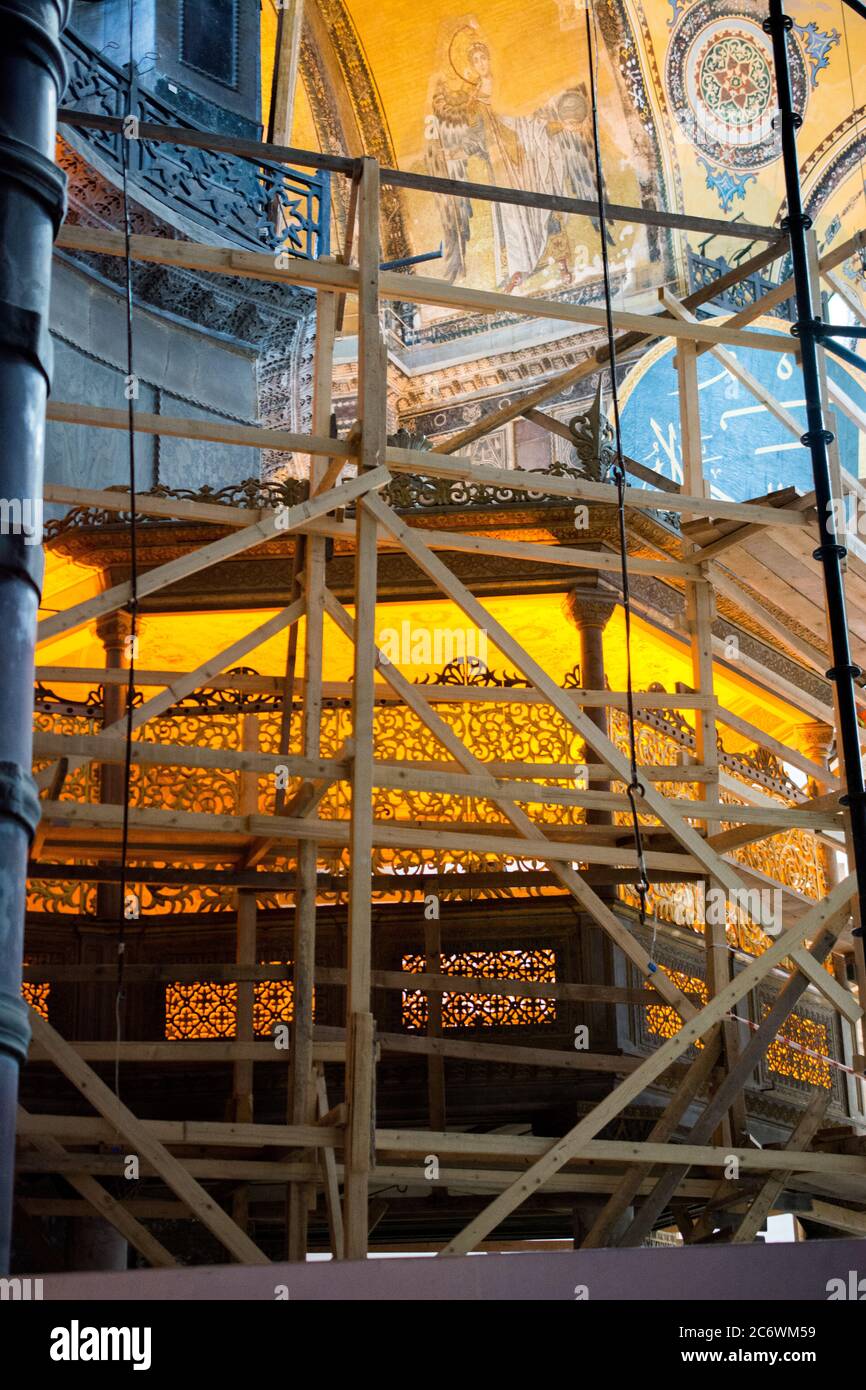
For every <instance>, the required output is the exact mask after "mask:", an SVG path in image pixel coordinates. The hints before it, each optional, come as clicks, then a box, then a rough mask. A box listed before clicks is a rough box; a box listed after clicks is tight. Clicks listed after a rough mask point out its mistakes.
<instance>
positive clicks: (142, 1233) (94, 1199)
mask: <svg viewBox="0 0 866 1390" xmlns="http://www.w3.org/2000/svg"><path fill="white" fill-rule="evenodd" d="M28 1118H29V1117H28V1115H27V1111H26V1110H24V1109H23V1107H22V1106H19V1107H18V1125H17V1132H18V1133H19V1134H21V1133H22V1122H23V1123H24V1124H26V1121H27V1119H28ZM23 1132H24V1133H25V1134H26V1129H25V1130H23ZM108 1138H109V1141H110V1140H111V1139H113V1138H116V1132H115V1133H113V1134H111V1135H109V1136H108ZM26 1142H27V1147H29V1148H33V1149H35V1150H36V1152H37V1153H40V1154H42V1155H44V1156H45V1157H47V1158H50V1159H62V1160H64V1161H65V1160H66V1159H68V1158H69V1157H70V1155H69V1154H67V1152H66V1150H65V1149H64V1147H63V1145H62V1144H59V1143H58V1142H57V1140H56V1139H54V1138H52V1136H51V1135H50V1134H43V1135H39V1136H33V1135H30V1136H28V1138H27V1141H26ZM66 1181H67V1182H68V1183H69V1185H70V1187H74V1188H75V1191H76V1192H78V1193H79V1194H80V1195H81V1196H82V1197H83V1198H84V1200H85V1201H86V1203H87V1205H88V1207H89V1208H90V1209H91V1211H92V1213H93V1215H94V1216H100V1217H102V1218H103V1219H104V1220H105V1221H108V1222H109V1223H110V1224H111V1225H112V1226H113V1227H114V1229H115V1230H116V1231H118V1232H119V1234H120V1235H121V1236H123V1238H124V1240H128V1241H129V1243H130V1245H131V1246H132V1247H133V1249H135V1250H137V1251H138V1253H139V1254H140V1255H141V1257H142V1259H144V1260H146V1261H147V1263H148V1264H149V1265H150V1266H151V1267H152V1268H153V1269H174V1268H176V1266H177V1260H176V1259H175V1258H174V1256H173V1255H172V1254H171V1252H170V1251H169V1250H166V1248H165V1246H164V1245H163V1244H162V1242H161V1241H158V1240H157V1238H156V1236H155V1235H153V1234H152V1233H151V1232H150V1231H149V1230H148V1229H147V1227H146V1226H142V1224H141V1222H140V1221H138V1220H137V1219H136V1217H135V1216H133V1215H132V1213H131V1212H130V1211H129V1210H128V1208H127V1207H125V1206H124V1205H123V1203H122V1202H118V1200H117V1198H116V1197H112V1195H111V1193H110V1192H109V1191H108V1189H107V1188H105V1187H103V1186H102V1183H100V1182H97V1181H96V1179H95V1178H92V1177H91V1176H90V1175H89V1174H88V1173H86V1172H81V1173H75V1172H69V1173H67V1175H66Z"/></svg>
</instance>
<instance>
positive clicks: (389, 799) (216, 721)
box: [30, 662, 824, 954]
mask: <svg viewBox="0 0 866 1390" xmlns="http://www.w3.org/2000/svg"><path fill="white" fill-rule="evenodd" d="M235 674H237V675H239V676H240V675H244V674H255V673H247V672H246V671H245V670H241V671H238V672H236V673H235ZM430 681H431V683H434V682H435V683H436V684H437V685H443V684H444V685H448V684H461V685H466V684H468V685H478V686H496V687H500V688H505V689H507V688H509V687H516V686H520V685H523V684H525V682H523V680H522V678H521V677H519V676H517V675H514V674H509V673H504V674H499V673H496V672H493V671H490V670H488V669H487V668H486V667H483V666H477V667H469V666H467V665H465V664H461V663H459V662H455V663H452V664H451V665H450V666H449V667H446V668H445V669H444V670H443V671H441V672H439V673H438V674H437V675H436V676H434V677H431V678H430ZM423 683H427V682H426V680H425V682H423ZM562 683H563V687H564V688H566V689H568V688H569V687H571V686H575V685H578V684H579V674H578V673H577V671H576V670H575V671H572V672H569V673H568V674H566V675H565V677H564V678H563V682H562ZM44 694H45V698H44V699H43V700H42V702H41V704H40V708H39V710H38V712H37V716H36V726H37V728H43V729H50V730H53V731H58V730H65V731H68V732H74V733H81V732H96V731H97V730H98V728H99V727H100V720H99V718H98V717H96V716H91V713H90V711H91V708H94V706H99V705H100V704H101V692H93V693H92V694H91V696H89V697H88V699H87V701H86V702H83V703H81V704H80V705H78V706H77V707H76V708H75V710H74V711H73V710H71V709H70V707H69V706H67V705H65V704H64V703H63V702H62V701H60V700H59V698H58V697H57V696H54V695H52V693H51V692H48V691H46V692H44ZM435 708H436V711H437V713H438V714H439V716H440V717H441V718H442V719H443V720H444V721H445V722H446V723H447V724H448V725H449V727H450V728H451V729H452V730H453V731H454V733H455V734H456V735H457V737H458V738H460V739H461V741H462V742H464V743H465V745H466V746H467V748H468V749H469V750H470V751H471V752H472V753H473V754H474V756H475V757H477V758H478V759H479V760H480V761H481V762H483V763H486V764H491V763H505V764H510V765H511V766H512V767H514V768H515V770H517V769H518V768H519V767H520V766H521V765H525V764H527V763H546V764H555V765H558V766H560V767H565V768H568V769H569V770H571V769H572V768H573V769H574V777H569V778H567V779H566V778H560V779H558V780H556V781H553V780H550V779H548V781H547V785H550V786H552V787H557V788H562V789H565V790H572V791H573V790H574V789H575V788H576V787H577V786H579V785H581V783H580V781H579V771H578V769H579V767H580V765H581V764H582V763H584V762H586V761H588V760H591V755H590V754H589V753H588V750H587V748H586V746H585V744H584V741H583V739H582V738H581V737H580V736H579V735H578V734H577V733H576V731H575V730H574V729H573V727H572V726H571V725H570V724H569V723H568V722H567V721H566V720H565V719H564V718H563V717H562V715H561V714H560V713H559V712H558V711H557V710H556V709H554V708H553V707H552V706H550V705H546V704H541V703H539V704H524V703H519V702H517V701H509V700H507V699H506V700H502V701H496V702H484V701H483V700H482V699H480V698H479V699H478V700H466V699H460V700H455V701H454V702H453V703H439V702H437V704H436V706H435ZM608 718H609V727H610V733H611V736H612V738H613V739H614V741H615V742H616V744H617V745H618V747H619V748H620V749H621V750H622V751H623V752H627V750H628V725H627V720H626V714H625V712H624V711H623V710H617V709H611V710H610V711H609V717H608ZM281 722H282V711H281V707H280V701H279V699H278V698H277V697H275V696H272V695H262V694H255V693H248V692H245V691H243V690H242V689H238V690H230V689H229V690H219V691H198V692H196V693H195V694H194V695H191V696H188V697H186V698H185V699H184V700H182V701H181V702H180V704H179V705H177V706H175V708H174V709H172V710H170V711H168V712H167V713H165V714H163V715H161V716H159V717H157V718H155V719H152V720H149V721H148V722H147V723H146V724H145V725H144V726H143V727H142V728H141V729H140V730H139V731H138V732H137V737H138V738H139V739H142V740H145V741H148V742H159V743H167V744H174V745H181V746H183V745H187V746H189V747H190V748H195V747H210V748H229V749H232V750H236V751H237V750H240V749H241V748H243V747H245V746H255V745H256V744H257V745H258V747H259V748H260V749H261V751H263V752H267V753H273V754H276V753H278V752H279V748H280V729H281ZM301 724H302V719H301V708H300V705H297V706H296V707H295V708H294V709H293V711H292V714H291V718H290V721H289V740H288V753H289V754H297V753H299V752H300V750H301ZM320 730H321V755H322V757H323V758H337V757H341V756H342V754H343V749H344V747H345V744H346V741H347V740H348V739H350V738H351V737H352V715H351V703H350V701H349V700H348V699H343V698H332V699H329V700H326V701H325V704H324V707H323V710H322V717H321V726H320ZM636 734H637V753H638V759H639V761H640V762H641V763H644V764H649V765H654V766H658V767H665V766H670V767H675V766H681V765H682V762H683V757H684V754H688V753H691V752H693V750H694V742H695V740H694V732H693V730H692V728H691V726H690V724H689V723H688V722H687V721H686V719H685V718H683V717H681V716H680V715H678V714H677V713H676V712H674V711H668V710H662V711H659V712H656V711H652V712H646V713H645V714H644V716H643V717H642V718H641V719H640V720H638V721H637V723H636ZM251 737H252V745H251V744H250V739H251ZM374 737H375V751H376V757H377V759H380V760H382V761H387V762H409V763H411V762H416V761H425V760H427V759H428V758H429V757H430V749H431V735H430V734H429V732H428V731H427V729H426V727H425V726H424V724H423V723H422V721H421V720H420V719H419V718H418V717H417V715H415V714H414V713H413V712H412V711H411V710H409V709H407V708H406V707H405V706H401V705H399V704H396V703H394V701H393V700H391V699H383V700H381V701H380V702H379V703H377V705H376V709H375V720H374ZM719 757H720V761H721V763H722V765H723V767H724V768H725V769H726V771H728V772H729V773H730V774H731V775H733V776H735V777H739V778H740V780H741V781H743V782H744V783H746V784H752V785H753V786H754V787H756V788H757V789H759V790H760V791H762V792H763V793H764V794H767V793H769V794H770V795H773V796H774V798H775V799H777V800H778V801H779V804H782V805H784V804H790V801H791V800H794V799H795V796H796V789H795V788H793V787H792V786H791V784H790V783H789V782H788V781H787V779H786V777H785V774H784V770H783V769H782V768H781V766H780V765H779V764H778V763H777V762H775V760H773V759H771V758H770V757H769V755H760V754H758V753H757V752H756V753H755V754H754V755H753V756H752V755H750V756H748V757H747V756H745V755H742V754H737V755H733V754H730V753H727V752H726V751H725V750H724V749H723V748H722V747H720V750H719ZM300 786H301V779H300V778H297V777H293V778H290V779H289V782H288V786H287V787H286V789H285V790H286V795H287V798H288V799H289V800H290V799H291V797H292V796H293V795H294V793H295V792H296V791H297V790H298V789H299V788H300ZM655 786H656V789H657V790H658V791H661V792H662V793H664V794H666V795H669V796H672V797H677V798H681V797H688V796H690V795H693V793H694V787H693V786H692V784H689V783H685V782H674V781H671V782H670V783H668V782H657V783H655ZM613 787H614V789H615V790H622V784H618V783H613ZM63 795H64V796H65V797H67V798H68V799H74V800H81V801H84V800H87V801H96V800H98V797H99V786H98V778H97V772H96V770H95V765H94V764H90V765H89V768H88V769H82V770H80V771H79V772H76V773H74V774H73V776H71V777H70V778H69V779H68V780H67V783H66V786H65V788H64V792H63ZM275 797H276V779H275V777H274V776H271V775H269V776H261V777H258V776H255V775H253V774H249V773H243V774H241V773H238V772H237V771H235V770H232V769H224V770H219V769H213V768H197V767H157V766H144V765H142V766H136V767H134V768H133V770H132V779H131V804H132V805H133V806H141V807H155V808H171V809H173V810H184V811H194V812H208V813H213V814H225V815H238V814H241V813H242V811H244V810H245V809H249V807H250V805H251V804H252V805H255V806H257V807H258V809H259V811H260V812H262V813H263V814H268V815H273V814H274V812H275V809H276V806H275ZM723 797H724V798H725V799H726V800H729V801H731V802H734V801H735V800H736V798H735V797H734V796H732V795H731V794H730V792H728V791H727V790H726V791H724V792H723ZM350 809H351V801H350V785H349V783H348V781H345V780H344V781H337V782H334V783H333V784H332V785H331V786H330V787H329V788H328V790H327V792H326V794H325V795H324V797H323V798H322V801H321V803H320V804H319V806H318V808H317V815H318V817H319V818H321V819H323V820H339V821H346V820H348V817H349V814H350ZM373 811H374V815H375V818H376V819H377V820H378V821H382V822H390V823H392V824H394V823H398V822H400V821H404V820H405V821H410V822H412V824H413V826H417V825H418V824H423V823H425V822H426V823H429V824H431V825H442V826H445V827H448V826H451V827H458V826H460V827H463V826H467V827H469V826H472V825H473V824H478V825H482V826H490V827H500V826H501V827H503V828H507V827H508V822H507V820H506V818H505V816H504V815H503V813H502V812H501V811H500V810H499V809H498V808H497V807H496V806H495V805H493V804H492V803H491V802H489V801H487V800H484V799H481V798H478V797H471V796H455V795H448V794H445V793H440V792H431V791H416V790H410V791H407V790H405V789H403V788H376V789H375V791H374V796H373ZM526 811H527V814H528V815H529V816H530V817H531V818H532V819H533V820H535V821H536V822H537V823H538V825H539V827H540V829H542V830H544V829H546V828H547V827H554V826H555V827H559V828H570V827H574V828H575V830H576V831H579V828H580V827H581V826H582V825H583V824H584V823H585V818H586V813H585V811H584V810H583V809H582V808H580V807H574V806H553V805H551V806H544V807H542V806H540V805H537V804H535V805H527V807H526ZM616 819H617V820H620V821H622V822H623V823H625V821H627V819H628V814H627V813H625V812H617V813H616ZM720 828H724V823H723V824H722V826H721V827H720ZM575 838H576V839H579V834H576V835H575ZM737 856H738V857H739V858H740V860H741V862H743V863H744V864H746V865H748V866H749V867H751V868H753V869H755V870H757V871H758V872H760V873H761V874H763V875H764V876H766V877H768V878H770V879H771V880H772V879H776V880H777V881H780V882H782V883H784V884H786V885H788V886H790V887H792V888H795V889H796V890H797V891H800V892H803V893H805V894H806V895H808V896H810V897H814V898H817V897H820V896H821V894H822V892H823V891H824V879H823V866H822V861H821V854H820V849H819V848H818V847H817V845H816V842H815V837H814V835H812V834H811V833H810V832H807V831H801V830H792V831H788V832H786V833H785V834H783V835H777V836H774V837H772V838H771V839H767V840H765V841H762V842H760V843H756V844H755V845H750V846H746V847H744V848H742V849H741V850H738V851H737ZM195 867H198V866H195ZM211 867H213V866H211ZM268 867H269V868H271V869H273V870H275V871H277V872H280V873H283V872H285V873H286V874H287V875H291V874H293V873H294V869H295V859H294V852H293V851H292V850H290V849H287V850H285V851H282V850H276V851H275V852H274V853H273V854H272V855H271V856H270V859H269V865H268ZM545 867H546V866H545V865H543V864H542V863H540V862H538V861H535V860H533V859H531V858H528V857H527V858H522V857H516V856H514V855H500V854H497V853H496V852H495V851H494V850H493V849H491V850H490V851H475V850H473V851H469V850H463V849H447V850H446V849H439V850H434V851H429V850H428V851H425V852H424V853H423V854H421V853H419V851H418V850H417V849H406V848H400V847H393V846H379V847H377V848H376V849H375V850H374V853H373V860H372V868H373V872H374V875H376V886H375V889H374V892H375V894H376V896H377V898H379V899H381V900H385V899H388V900H396V901H409V900H411V899H412V897H413V894H414V893H415V892H417V891H418V888H419V887H421V886H422V885H421V882H420V880H421V879H423V877H424V876H425V875H427V874H429V873H436V874H438V875H439V876H440V882H439V884H438V885H437V892H438V893H439V895H440V897H443V898H445V899H447V898H449V897H464V896H465V895H466V893H467V891H471V892H472V894H473V896H475V897H478V896H485V897H497V896H498V897H509V896H511V895H512V893H513V892H514V890H513V889H511V888H510V887H509V886H508V885H507V882H505V883H504V882H503V879H502V874H503V871H513V870H520V871H521V872H522V874H529V875H532V874H538V873H541V872H543V871H544V869H545ZM347 869H348V851H346V850H343V849H340V848H338V847H329V846H327V845H322V846H320V848H319V853H318V870H319V877H320V898H321V900H322V901H325V902H333V903H342V902H344V901H345V896H346V894H345V888H344V886H343V885H344V884H345V883H346V882H347ZM493 873H497V874H499V875H500V877H499V881H498V882H497V883H495V884H491V886H489V887H488V886H487V885H486V884H483V883H479V881H478V880H479V877H483V876H484V875H485V874H491V875H492V874H493ZM467 874H472V875H473V883H472V887H471V889H470V888H469V887H468V885H467V884H466V883H465V882H461V880H465V876H466V875H467ZM444 877H450V879H451V880H452V881H453V884H454V887H453V889H452V888H443V886H442V883H441V879H442V878H444ZM130 887H131V889H132V891H134V892H136V893H137V894H138V896H139V898H140V901H141V910H142V913H143V914H147V915H150V916H159V915H167V914H170V913H174V912H208V911H214V912H222V911H231V910H232V909H233V906H234V903H233V895H232V890H231V888H230V887H220V886H210V887H205V886H200V885H195V884H191V885H190V884H187V885H171V886H169V885H156V886H153V887H145V886H143V885H136V884H135V883H134V880H131V881H130ZM518 891H519V892H520V893H521V894H523V895H526V894H530V895H533V894H535V895H538V894H544V893H549V892H552V891H556V889H555V887H553V886H551V885H550V884H545V883H541V884H539V883H538V882H535V883H532V882H530V883H526V882H524V883H522V884H521V886H520V888H519V889H518ZM618 891H619V893H620V896H621V898H622V899H623V900H624V901H625V902H628V903H630V904H633V905H636V897H635V893H634V890H633V889H632V888H631V887H630V886H629V885H623V886H621V887H620V889H619V890H618ZM695 893H696V888H695V886H694V885H691V884H679V885H677V884H656V885H654V886H653V888H652V890H651V892H650V896H649V909H650V912H651V913H652V914H653V915H655V916H656V917H657V918H658V919H659V920H661V921H668V922H672V923H675V924H678V925H682V924H683V923H687V924H688V925H690V926H691V927H693V929H694V930H695V931H696V932H702V931H703V925H704V921H703V913H702V911H701V909H700V905H699V903H698V902H697V900H696V898H695ZM94 899H95V895H94V893H93V890H92V887H88V888H85V887H84V886H79V885H77V884H76V883H74V882H68V883H49V882H47V881H36V882H35V883H34V884H33V885H32V887H31V900H30V907H31V910H32V911H36V912H38V911H41V912H92V911H93V910H94V908H95V900H94ZM291 900H292V899H291V887H290V884H289V883H287V886H286V890H285V891H284V892H278V891H273V892H267V893H263V894H261V895H260V905H261V906H262V907H263V908H269V907H286V906H288V905H290V903H291ZM727 931H728V940H729V942H730V944H731V945H732V946H738V947H740V948H742V949H744V950H746V951H748V952H749V953H750V954H760V953H761V952H762V951H764V950H766V948H767V944H768V938H767V937H766V936H765V935H764V934H763V933H762V932H761V931H760V930H759V929H757V928H756V927H754V926H753V925H752V924H751V922H750V920H749V913H748V912H747V911H742V910H737V911H735V910H734V909H733V908H731V909H730V910H729V914H728V922H727Z"/></svg>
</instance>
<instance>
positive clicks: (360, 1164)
mask: <svg viewBox="0 0 866 1390" xmlns="http://www.w3.org/2000/svg"><path fill="white" fill-rule="evenodd" d="M379 261H380V250H379V166H378V165H377V164H376V162H375V160H372V159H364V160H363V161H362V168H361V181H360V188H359V193H358V262H359V286H358V419H359V422H360V425H361V442H360V445H359V455H358V468H359V471H362V470H365V469H369V468H375V467H377V466H379V465H380V464H381V463H382V462H383V461H384V457H385V443H386V428H385V384H386V371H385V364H386V358H385V347H384V343H383V341H382V334H381V330H380V326H379ZM376 530H377V527H376V521H375V518H373V517H372V516H371V515H370V513H369V512H368V511H367V509H366V507H364V505H363V504H360V505H359V506H358V509H357V523H356V548H355V671H354V682H353V689H352V737H353V739H354V761H353V770H352V820H351V827H350V832H349V853H350V857H351V862H350V866H349V939H348V960H347V970H348V975H347V985H348V987H347V990H346V1010H347V1013H346V1042H347V1057H346V1103H347V1107H348V1114H347V1123H346V1163H345V1168H346V1178H345V1218H344V1225H345V1246H346V1258H347V1259H350V1260H352V1259H355V1260H358V1259H364V1258H365V1256H366V1254H367V1220H368V1216H367V1202H368V1188H369V1173H370V1167H371V1146H372V1139H373V1135H372V1116H373V1045H374V1044H373V1033H374V1023H373V1016H372V1013H371V1012H370V1005H371V991H370V981H371V960H370V948H371V938H370V927H371V899H370V894H371V868H372V853H373V837H372V811H373V807H372V799H373V709H374V678H375V669H376V644H375V638H376V631H375V628H376Z"/></svg>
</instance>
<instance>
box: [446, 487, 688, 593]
mask: <svg viewBox="0 0 866 1390" xmlns="http://www.w3.org/2000/svg"><path fill="white" fill-rule="evenodd" d="M647 471H649V470H647ZM424 539H425V541H426V542H427V544H428V545H429V546H431V547H432V549H434V550H456V551H461V552H464V553H469V554H472V555H503V556H505V557H506V558H507V559H512V560H520V561H523V562H524V563H525V562H529V561H539V562H540V563H541V564H548V565H569V566H574V567H575V568H576V569H594V570H604V571H605V572H606V573H611V574H617V573H618V572H619V569H620V561H619V556H617V555H614V554H613V553H612V552H611V551H608V550H579V549H577V548H575V547H569V546H566V545H538V544H535V543H534V542H532V541H510V540H507V539H506V538H505V537H498V536H472V535H467V534H465V532H457V531H428V530H427V529H426V527H425V529H424ZM629 569H630V570H631V571H632V573H634V574H651V575H671V576H673V577H676V578H679V579H693V580H695V581H696V582H699V581H701V579H702V575H701V573H700V571H699V570H698V568H697V566H696V565H690V564H687V563H685V562H684V561H681V560H656V559H646V558H644V557H642V556H639V555H634V556H629Z"/></svg>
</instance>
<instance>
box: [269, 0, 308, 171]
mask: <svg viewBox="0 0 866 1390" xmlns="http://www.w3.org/2000/svg"><path fill="white" fill-rule="evenodd" d="M303 27H304V0H282V3H281V4H280V5H279V18H278V20H277V42H276V46H275V49H274V77H273V86H272V87H271V111H270V118H269V120H268V140H269V141H270V142H271V144H274V145H290V144H291V143H292V122H293V120H294V114H295V89H296V88H297V85H298V59H299V56H300V51H301V33H302V30H303Z"/></svg>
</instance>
